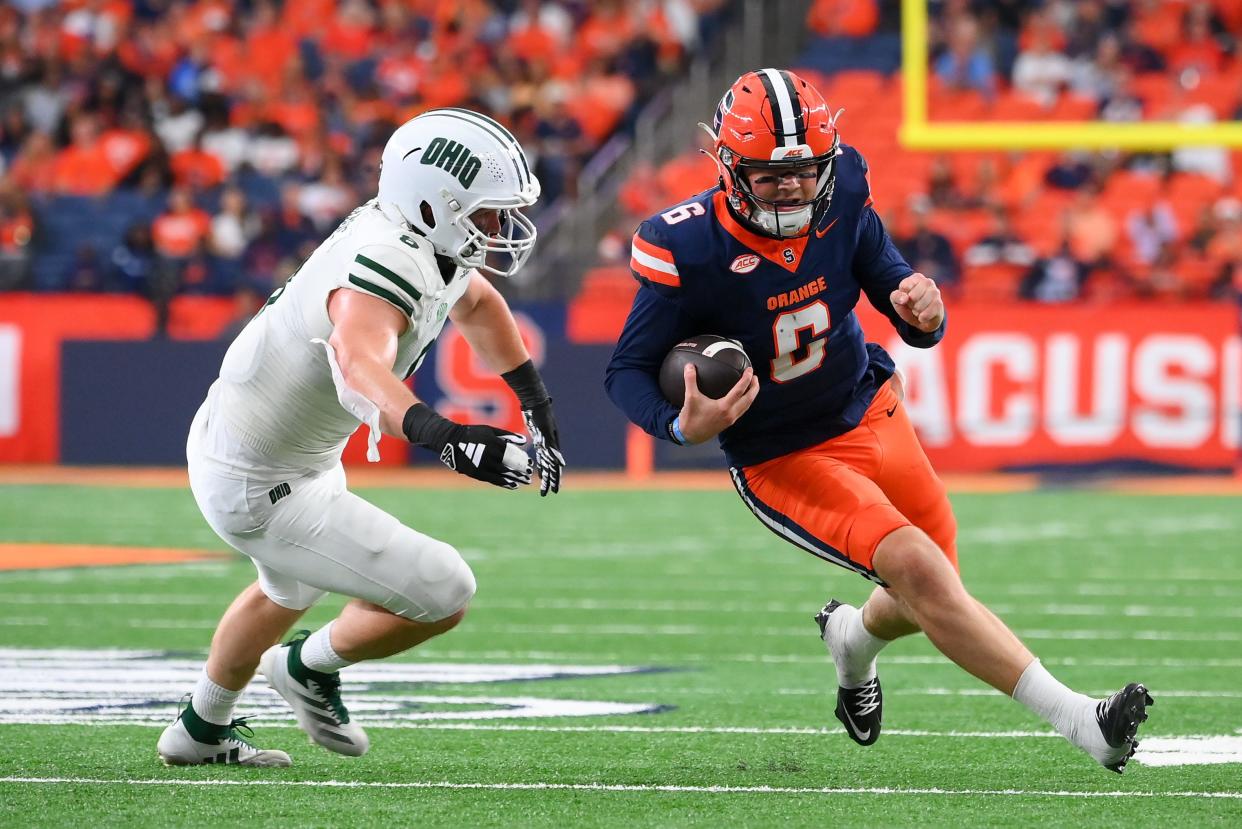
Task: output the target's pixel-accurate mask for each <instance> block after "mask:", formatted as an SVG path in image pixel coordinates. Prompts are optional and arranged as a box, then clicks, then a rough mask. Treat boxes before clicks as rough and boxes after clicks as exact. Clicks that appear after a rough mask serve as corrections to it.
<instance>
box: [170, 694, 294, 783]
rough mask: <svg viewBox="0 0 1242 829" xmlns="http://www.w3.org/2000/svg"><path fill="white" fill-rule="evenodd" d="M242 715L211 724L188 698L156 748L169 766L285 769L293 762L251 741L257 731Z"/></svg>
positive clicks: (286, 755)
mask: <svg viewBox="0 0 1242 829" xmlns="http://www.w3.org/2000/svg"><path fill="white" fill-rule="evenodd" d="M249 719H250V717H240V718H238V719H235V720H233V721H232V722H230V723H229V724H228V725H216V724H215V723H209V722H207V721H206V720H204V719H203V718H202V717H200V716H199V715H198V713H197V712H196V711H195V710H194V708H193V706H191V705H190V704H189V703H188V701H187V704H186V706H185V708H184V709H182V710H181V713H179V714H178V715H177V719H176V720H174V721H173V724H172V725H170V726H168V727H167V728H165V729H164V733H163V734H161V735H160V739H159V742H158V743H157V744H156V751H158V752H159V755H160V759H161V760H163V761H164V765H166V766H202V765H216V764H225V765H238V766H256V767H267V768H286V767H288V766H291V765H293V762H292V761H291V760H290V759H289V755H288V754H285V753H284V752H283V751H276V750H275V749H265V748H256V747H255V746H254V745H253V744H251V743H250V741H249V739H247V738H253V737H254V732H253V731H252V730H251V729H250V726H248V725H246V721H247V720H249Z"/></svg>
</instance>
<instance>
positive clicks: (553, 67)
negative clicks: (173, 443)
mask: <svg viewBox="0 0 1242 829" xmlns="http://www.w3.org/2000/svg"><path fill="white" fill-rule="evenodd" d="M727 5H728V4H727V2H726V0H637V2H636V1H635V0H591V1H590V2H588V0H453V2H451V3H450V2H443V1H442V0H284V2H280V1H279V0H59V1H57V0H10V2H6V3H4V4H0V290H6V289H7V290H13V289H35V290H95V291H99V290H105V291H139V292H143V293H146V294H147V295H149V296H151V297H152V298H154V299H156V300H157V301H160V302H162V301H164V300H166V299H167V297H169V296H171V295H173V294H177V293H183V292H205V293H225V294H228V293H232V292H234V291H236V290H252V291H254V292H256V293H257V294H258V295H260V296H262V295H266V294H267V293H269V292H270V291H271V289H272V283H273V280H275V281H277V282H279V281H281V280H283V279H284V278H285V277H286V276H288V274H289V272H290V271H291V270H292V269H293V268H294V267H296V263H297V262H298V261H300V260H301V258H302V257H304V256H305V254H306V252H307V250H308V248H309V247H310V246H312V245H313V244H314V243H315V242H317V241H318V240H319V239H320V238H321V237H322V236H323V235H325V230H327V229H329V228H330V227H331V226H333V225H334V224H335V223H336V222H337V221H338V220H339V219H340V218H341V217H342V216H343V215H344V214H345V213H346V212H348V210H350V209H352V207H354V206H355V205H356V204H358V203H359V202H360V201H363V200H365V199H366V198H368V197H369V196H370V195H371V194H372V193H373V192H374V188H375V180H376V174H377V164H378V160H379V156H380V153H381V151H382V148H383V145H384V142H385V140H386V139H387V137H388V135H389V134H390V133H391V132H392V130H393V129H394V128H395V126H397V125H399V124H400V123H402V122H403V121H405V120H407V119H408V118H411V117H413V116H415V115H417V114H418V113H419V112H422V111H424V110H427V109H430V108H434V107H443V106H464V107H470V108H473V109H478V110H481V111H484V112H487V113H489V114H490V115H492V116H493V117H495V118H497V119H498V120H501V121H502V122H504V123H505V124H506V125H508V126H509V128H510V129H512V130H513V132H514V133H515V134H516V135H517V136H518V138H519V139H520V140H521V142H522V144H523V145H524V146H525V147H526V149H527V151H528V153H529V155H530V156H531V160H532V162H533V164H534V167H535V170H536V172H537V174H538V176H539V178H540V179H541V181H542V183H543V189H544V197H543V200H542V202H541V204H542V205H547V204H548V203H550V202H551V201H553V200H555V199H557V198H559V197H560V196H562V195H566V194H567V195H569V196H571V197H572V195H573V192H572V191H573V188H574V182H575V179H576V175H575V173H576V171H577V169H578V167H579V166H580V165H581V164H582V163H583V162H584V161H585V160H586V159H587V158H589V157H590V155H591V153H592V152H593V151H594V150H595V149H596V148H598V147H599V146H600V144H601V143H602V142H603V141H604V140H606V139H607V138H608V136H609V135H610V134H612V133H613V132H614V131H615V130H617V129H621V128H624V127H625V126H626V124H627V119H629V118H630V117H631V116H632V114H633V111H634V109H635V104H636V102H639V101H641V100H643V98H644V97H646V96H649V95H650V94H651V93H652V91H653V90H654V89H656V88H657V87H658V86H660V85H661V84H662V82H663V80H664V79H666V78H667V77H669V76H671V75H675V74H676V73H678V72H679V71H681V69H682V68H683V66H684V64H685V61H686V59H687V57H688V56H689V55H691V54H692V53H693V52H694V51H695V50H696V49H698V48H700V46H701V44H702V43H704V42H705V41H707V40H708V39H709V38H710V36H711V33H712V30H713V27H716V26H718V25H719V23H720V20H721V18H722V17H723V16H724V15H725V14H727ZM32 265H33V267H32Z"/></svg>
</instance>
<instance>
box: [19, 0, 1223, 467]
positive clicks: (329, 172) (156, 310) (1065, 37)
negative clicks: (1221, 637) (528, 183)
mask: <svg viewBox="0 0 1242 829" xmlns="http://www.w3.org/2000/svg"><path fill="white" fill-rule="evenodd" d="M926 11H927V17H928V21H929V26H928V44H929V48H928V60H927V63H926V65H925V66H920V67H909V66H907V67H906V69H907V72H909V71H910V70H915V71H916V72H918V73H921V74H922V75H925V80H926V84H925V85H926V88H927V115H928V118H929V125H930V126H932V127H934V126H935V125H936V124H937V123H941V122H942V123H952V122H970V123H979V124H981V125H986V124H992V123H997V122H1016V123H1036V122H1037V123H1041V124H1042V123H1046V122H1075V123H1092V122H1097V123H1104V124H1109V125H1115V127H1116V129H1117V130H1118V135H1120V134H1121V133H1122V131H1131V130H1133V129H1134V128H1135V127H1141V126H1142V125H1143V124H1146V123H1161V122H1186V123H1192V124H1199V125H1205V126H1210V125H1211V124H1212V123H1218V124H1224V123H1227V122H1233V121H1237V120H1239V118H1240V115H1239V113H1240V111H1242V55H1240V54H1239V35H1242V3H1239V2H1237V0H1170V1H1168V2H1161V1H1160V0H1077V2H1065V1H1058V0H1045V1H1044V2H1038V1H1037V0H999V2H970V0H955V1H953V2H949V1H947V0H946V2H929V3H927V4H926ZM901 25H902V13H901V8H900V4H899V3H898V2H897V0H814V2H807V0H767V2H764V1H763V0H627V1H626V2H622V0H596V2H585V1H583V0H561V1H560V2H555V1H554V0H456V2H453V3H444V2H436V0H371V1H370V2H368V0H296V2H295V0H286V2H271V0H268V1H266V2H265V1H264V0H252V1H249V2H248V1H247V0H65V1H64V2H48V1H47V0H9V2H7V3H5V4H4V6H3V7H2V8H0V463H6V464H52V463H64V464H75V465H77V464H121V465H128V464H167V465H177V464H181V463H183V461H184V450H183V447H184V439H185V434H186V431H187V429H188V424H189V421H190V418H191V416H192V414H193V412H194V410H195V409H196V408H197V406H198V405H199V403H200V402H201V400H202V397H203V395H204V393H205V391H206V388H207V386H208V385H209V384H210V382H211V380H212V379H213V378H214V376H215V374H216V371H217V369H218V366H219V360H220V357H221V356H222V354H223V351H224V348H225V347H226V346H227V344H228V342H229V340H230V339H231V337H232V336H233V335H235V334H236V333H237V331H239V330H240V328H241V327H242V326H243V325H244V324H245V322H246V321H247V320H248V319H249V318H250V317H251V316H252V315H253V314H254V312H255V311H256V310H257V308H258V307H260V306H261V304H262V302H263V301H264V299H265V298H266V297H267V296H268V295H269V294H270V293H271V292H272V291H273V290H274V289H275V288H277V287H279V286H280V285H281V284H282V283H283V282H284V280H285V279H286V278H288V277H289V275H290V274H291V273H292V272H293V271H294V270H295V269H296V267H297V266H298V264H299V263H300V262H301V261H302V260H303V258H304V257H305V256H306V255H307V254H308V253H309V252H310V251H311V250H313V249H314V247H315V246H316V245H317V244H318V242H319V241H320V240H322V239H323V238H324V237H325V236H326V235H327V234H328V233H329V232H330V231H331V229H332V228H333V227H334V226H335V224H336V223H337V222H338V221H339V220H340V218H342V217H343V216H344V215H345V214H346V213H348V212H349V211H350V210H351V209H352V208H353V207H354V206H356V205H357V204H358V203H360V202H362V201H365V200H367V199H369V198H370V197H371V196H372V195H374V192H375V183H376V175H377V169H376V168H377V163H378V159H379V156H380V153H381V150H382V148H383V145H384V142H385V140H386V139H387V137H388V135H389V134H390V133H391V131H392V130H393V129H394V128H395V126H397V125H398V124H400V123H402V122H403V121H405V120H407V119H408V118H411V117H413V116H415V115H417V114H418V113H420V112H422V111H424V110H426V109H429V108H433V107H441V106H462V107H469V108H473V109H478V110H481V111H483V112H486V113H488V114H490V115H491V116H493V117H495V118H496V119H498V120H500V121H502V122H504V123H505V124H506V125H507V126H508V127H509V128H510V129H511V130H512V131H513V132H514V133H515V134H516V135H517V136H518V138H519V139H520V140H521V142H522V143H523V145H524V146H525V148H526V150H527V153H528V155H529V156H530V158H531V160H532V162H533V163H534V166H535V170H536V172H537V174H538V176H539V178H540V179H541V181H542V183H543V191H544V196H543V198H542V200H541V202H540V204H539V205H538V206H537V207H536V208H535V209H534V211H532V214H533V218H534V219H535V221H536V223H537V225H538V227H539V233H540V242H539V245H538V247H537V248H536V252H535V255H534V256H533V258H532V261H531V264H529V265H528V266H527V268H526V269H525V270H524V271H523V272H522V273H521V274H519V276H518V277H517V278H516V279H514V280H510V281H507V282H502V283H500V284H499V285H498V287H499V288H500V289H501V290H502V291H503V292H504V293H505V295H506V296H507V298H508V299H509V300H510V302H511V304H512V305H513V306H514V308H515V310H516V311H517V312H518V316H519V320H520V322H521V324H522V327H523V329H524V334H525V336H526V337H527V339H528V342H529V344H530V347H531V350H532V353H533V354H534V355H535V358H536V360H538V361H539V362H540V363H541V364H542V365H543V370H544V374H545V376H546V378H547V381H548V385H549V386H550V388H551V390H552V392H553V394H554V396H555V397H556V399H557V407H558V412H559V413H560V415H559V416H560V420H561V424H562V430H563V432H564V441H565V444H566V447H565V448H566V455H567V456H568V458H569V460H570V463H571V465H572V467H573V468H575V469H611V470H626V471H627V472H628V473H629V474H630V475H631V476H632V477H635V478H641V477H643V476H645V475H648V474H650V473H651V472H652V471H653V470H660V469H674V468H685V467H718V466H720V465H721V464H722V460H721V459H720V458H719V454H718V452H717V450H716V449H715V447H714V445H713V446H705V447H694V448H684V449H683V448H677V447H671V446H668V445H666V444H664V443H663V442H658V441H651V440H650V439H648V438H646V437H645V436H643V435H641V434H640V433H636V432H635V431H634V430H633V429H631V428H629V427H627V425H626V423H625V422H624V420H623V418H622V417H621V416H620V414H619V413H617V412H616V411H615V410H614V409H613V407H612V406H611V404H610V403H609V402H608V401H607V400H606V398H605V396H604V394H603V389H602V375H603V366H604V364H605V362H606V360H607V357H608V355H609V353H610V351H611V347H612V344H613V342H614V341H615V337H616V335H617V333H618V332H619V330H620V326H621V323H622V321H623V319H624V317H625V314H626V312H627V310H628V307H629V302H630V299H631V297H632V296H633V292H634V290H635V283H634V281H633V279H632V277H631V276H630V274H629V271H628V267H627V264H626V263H627V262H628V260H629V240H630V235H631V234H632V233H633V231H634V228H635V226H636V225H637V223H638V222H639V221H641V220H642V219H643V218H645V217H646V216H647V215H649V214H651V213H653V212H656V211H658V210H660V209H663V208H665V207H667V206H668V205H670V204H673V203H676V202H678V201H680V200H682V199H684V198H687V197H689V196H691V195H693V194H694V193H696V192H698V191H700V190H703V189H705V188H708V187H711V186H713V185H714V184H715V168H714V165H713V163H712V162H711V160H710V159H709V158H708V157H706V156H705V155H703V154H702V153H700V152H699V150H700V149H701V148H702V147H704V146H705V144H704V143H703V142H702V140H701V134H700V133H699V132H698V130H697V127H696V126H695V125H696V123H697V122H698V121H710V120H711V115H712V112H713V110H714V107H715V102H716V100H717V98H718V97H719V95H720V94H721V93H722V91H723V90H724V89H725V88H726V87H727V85H728V84H729V83H730V82H731V81H732V80H733V79H734V78H735V77H737V76H738V75H739V74H741V73H742V72H743V71H746V70H749V69H753V68H758V67H761V66H779V67H789V68H793V69H795V70H797V71H799V72H801V73H802V74H803V75H804V76H805V77H807V78H808V79H809V80H811V81H812V82H813V83H815V84H816V85H817V86H818V87H819V89H820V90H821V91H822V92H823V93H824V95H825V97H826V98H827V100H828V102H829V104H830V106H831V107H832V108H833V109H834V110H835V109H837V108H843V109H844V114H843V115H842V116H841V119H840V121H839V125H840V128H841V131H842V135H843V140H844V141H845V142H846V143H849V144H852V145H854V146H856V147H857V148H858V149H859V150H860V151H861V152H862V153H863V155H864V156H865V157H866V158H867V159H868V160H869V162H870V165H871V182H872V186H873V194H874V197H875V206H876V209H877V210H878V211H879V212H880V214H881V215H882V216H883V218H884V220H885V222H886V224H887V227H888V229H889V232H890V233H891V234H892V236H893V237H894V239H895V241H896V242H897V244H898V246H899V247H900V248H901V249H902V250H903V251H904V253H905V255H906V257H907V258H908V259H909V261H910V262H911V264H912V265H914V267H915V268H916V269H919V270H921V271H923V272H924V273H926V274H928V275H929V276H932V277H933V278H935V279H936V280H937V281H938V282H939V284H940V285H941V286H942V288H943V289H944V291H945V293H946V296H947V298H948V302H949V305H950V312H949V315H950V329H949V330H950V333H949V336H948V337H947V338H946V340H945V342H944V343H943V344H942V345H941V346H940V347H938V348H936V349H933V350H931V351H927V352H918V351H913V350H911V349H907V348H905V347H903V346H901V344H900V343H899V341H897V340H896V337H895V336H894V335H893V332H892V331H891V329H889V328H888V327H887V325H886V324H881V322H882V321H880V320H879V318H878V316H877V315H876V314H874V313H868V312H867V311H868V310H869V309H862V308H860V315H861V316H862V317H863V321H864V325H865V327H867V329H868V332H869V336H870V337H871V338H872V339H875V340H877V341H878V342H880V343H882V344H884V345H885V346H886V347H890V348H891V350H892V351H893V353H894V355H895V356H896V358H897V361H898V364H899V365H900V366H901V368H902V370H903V371H904V372H905V374H906V376H907V388H908V394H909V408H910V412H911V415H912V417H913V418H914V420H915V422H916V425H917V426H918V428H919V430H920V432H921V434H922V437H923V439H924V441H925V443H926V445H927V447H928V451H929V454H931V455H932V459H933V461H934V462H935V463H936V464H937V466H938V468H940V469H942V470H944V471H948V472H988V471H1001V470H1005V471H1014V470H1027V471H1047V470H1065V469H1069V470H1077V471H1107V472H1152V471H1160V472H1165V471H1186V470H1190V471H1196V472H1211V473H1225V474H1228V473H1233V472H1234V471H1235V470H1237V469H1238V468H1239V460H1238V459H1239V433H1240V431H1242V341H1240V338H1239V332H1240V328H1242V147H1230V146H1197V145H1195V146H1175V147H1171V148H1170V147H1167V146H1161V144H1160V142H1156V141H1153V142H1152V146H1151V147H1150V148H1146V149H1143V148H1139V149H1127V150H1126V151H1120V150H1118V149H1115V148H1111V147H1108V146H1104V147H1099V146H1094V147H1091V148H1087V147H1086V146H1084V147H1082V148H1076V147H1070V148H1067V149H1041V148H1038V147H1027V148H1024V147H1021V146H1014V145H1013V142H1012V141H1010V142H1008V143H1007V144H1006V145H1005V146H1003V147H1001V146H996V147H993V148H989V147H987V146H986V145H987V141H986V140H981V141H979V142H973V145H972V146H970V147H962V148H954V149H951V150H937V151H935V152H929V151H916V150H913V149H910V148H908V147H904V146H902V144H901V143H900V142H901V138H900V135H901V125H902V119H903V74H902V61H903V58H902V43H901ZM1098 143H1099V142H1097V144H1098ZM1127 146H1132V145H1131V144H1127ZM413 382H414V384H415V391H416V393H417V394H418V395H419V396H420V397H423V398H424V399H426V400H428V401H429V402H431V403H433V404H434V405H436V406H437V408H439V410H440V411H441V412H442V413H444V414H445V415H446V416H449V417H456V418H461V419H471V420H477V419H485V420H488V421H491V422H494V423H497V424H499V425H503V426H506V427H508V428H520V426H521V420H520V413H519V411H518V408H517V405H516V401H515V400H513V398H512V396H511V394H510V393H509V391H508V390H507V388H506V387H505V386H504V384H503V383H502V382H501V381H500V380H499V379H498V378H495V377H493V376H491V375H490V374H489V373H488V372H487V371H486V369H485V368H484V367H483V366H482V365H480V364H479V363H478V362H477V361H476V360H474V359H473V357H472V356H471V355H470V353H469V350H468V348H466V346H465V344H464V342H463V341H462V340H461V338H460V337H459V336H457V335H456V334H455V333H454V332H453V331H452V330H451V329H449V330H446V333H445V335H444V336H443V337H442V339H441V341H440V343H439V344H438V345H437V346H436V348H435V351H434V353H433V355H432V357H431V358H430V359H429V361H428V362H427V363H426V364H425V366H424V368H423V370H422V371H421V372H420V373H419V375H418V376H417V377H416V378H414V380H413ZM382 449H383V456H384V460H383V463H384V464H385V465H396V466H403V465H407V464H420V463H426V462H432V461H434V459H432V458H428V457H422V456H421V453H420V452H419V451H417V450H413V449H411V448H410V447H408V446H405V445H404V444H402V443H400V442H397V441H389V440H386V441H385V444H384V445H383V447H382ZM348 457H349V458H350V459H351V461H359V460H361V458H362V451H361V450H360V449H359V448H358V447H353V446H351V448H350V451H349V455H348Z"/></svg>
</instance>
